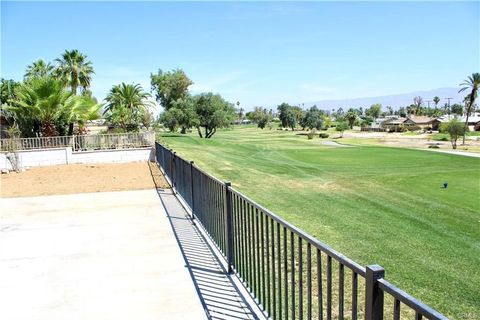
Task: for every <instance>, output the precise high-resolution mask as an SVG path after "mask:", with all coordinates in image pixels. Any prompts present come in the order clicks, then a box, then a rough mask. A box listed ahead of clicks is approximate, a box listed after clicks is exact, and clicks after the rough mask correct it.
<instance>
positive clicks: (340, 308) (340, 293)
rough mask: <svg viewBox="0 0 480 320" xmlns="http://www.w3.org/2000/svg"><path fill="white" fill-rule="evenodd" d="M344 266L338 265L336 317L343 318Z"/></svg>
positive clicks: (340, 319)
mask: <svg viewBox="0 0 480 320" xmlns="http://www.w3.org/2000/svg"><path fill="white" fill-rule="evenodd" d="M344 275H345V271H344V266H343V264H341V263H340V264H339V265H338V319H339V320H343V304H344V282H345V281H344Z"/></svg>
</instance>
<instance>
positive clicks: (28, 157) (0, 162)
mask: <svg viewBox="0 0 480 320" xmlns="http://www.w3.org/2000/svg"><path fill="white" fill-rule="evenodd" d="M17 154H18V158H19V160H20V161H19V163H20V166H21V167H38V166H53V165H58V164H70V163H111V162H133V161H147V160H150V161H154V160H155V151H154V149H153V148H141V149H121V150H95V151H80V152H72V149H71V148H58V149H43V150H24V151H18V152H17ZM0 169H8V170H11V169H12V167H11V164H10V162H9V161H8V160H7V157H6V153H5V152H2V153H0Z"/></svg>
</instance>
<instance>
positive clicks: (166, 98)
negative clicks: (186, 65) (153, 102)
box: [150, 69, 193, 111]
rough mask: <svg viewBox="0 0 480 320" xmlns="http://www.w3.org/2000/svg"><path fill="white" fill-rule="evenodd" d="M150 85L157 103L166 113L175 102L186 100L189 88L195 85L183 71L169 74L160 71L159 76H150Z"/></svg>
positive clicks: (173, 71) (179, 70) (177, 70)
mask: <svg viewBox="0 0 480 320" xmlns="http://www.w3.org/2000/svg"><path fill="white" fill-rule="evenodd" d="M150 83H151V85H152V91H154V92H155V97H156V99H157V102H158V103H159V104H160V105H161V106H162V107H163V108H164V109H165V110H166V111H168V110H169V109H170V108H171V107H172V106H173V103H174V102H175V101H177V100H179V99H185V98H186V97H187V95H188V87H189V86H190V85H192V84H193V82H192V80H190V79H189V78H188V77H187V75H186V74H185V72H183V70H181V69H176V70H172V71H168V72H163V71H162V70H158V72H157V74H150Z"/></svg>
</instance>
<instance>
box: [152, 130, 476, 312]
mask: <svg viewBox="0 0 480 320" xmlns="http://www.w3.org/2000/svg"><path fill="white" fill-rule="evenodd" d="M159 139H160V141H161V142H163V143H166V144H167V145H168V146H170V147H172V148H174V150H175V151H177V152H178V153H179V154H180V155H182V156H184V157H185V158H186V159H189V160H194V161H195V162H196V163H197V165H198V166H199V167H201V168H203V169H205V170H206V171H208V172H210V173H212V174H214V175H215V176H217V177H218V178H220V179H224V180H230V181H232V184H233V186H234V187H235V188H237V189H239V190H240V191H241V192H243V193H245V194H246V195H247V196H249V197H251V198H252V199H254V200H256V201H257V202H259V203H260V204H262V205H264V206H265V207H267V208H269V209H271V210H272V211H273V212H275V213H277V214H279V215H280V216H282V217H284V218H285V219H287V220H288V221H290V222H292V223H293V224H295V225H297V226H298V227H300V228H302V229H304V230H305V231H307V232H308V233H310V234H312V235H314V236H315V237H316V238H318V239H319V240H321V241H322V242H324V243H327V244H329V245H330V246H332V247H333V248H335V249H336V250H338V251H340V252H342V253H343V254H345V255H347V256H348V257H350V258H352V259H354V260H356V261H357V262H359V263H361V264H363V265H367V264H374V263H376V264H380V265H382V266H383V267H384V268H385V269H386V278H387V279H388V280H389V281H391V282H392V283H394V284H396V285H397V286H398V287H400V288H401V289H403V290H405V291H407V292H408V293H410V294H412V295H414V296H415V297H416V298H418V299H420V300H421V301H423V302H425V303H427V304H429V305H430V306H432V307H433V308H435V309H437V310H439V311H440V312H442V313H444V314H445V315H447V316H449V317H451V318H453V319H479V318H480V303H479V301H480V159H478V158H470V157H462V156H458V155H451V154H442V153H435V152H429V151H423V150H411V149H402V148H388V147H375V146H365V145H357V146H351V147H342V148H341V147H332V146H326V145H323V144H322V141H325V140H322V139H319V138H318V136H317V137H316V138H315V139H313V140H307V137H306V136H298V135H295V134H294V133H292V132H284V131H279V130H271V131H270V130H264V131H262V130H260V129H256V128H253V127H250V126H248V127H235V128H234V129H233V130H221V131H220V132H218V133H217V134H216V135H214V136H213V138H212V139H207V140H206V139H200V138H198V137H197V136H196V135H193V134H191V135H171V134H161V135H159ZM334 141H337V142H340V143H341V142H342V140H341V139H338V140H334ZM444 182H448V183H449V186H448V188H447V189H443V188H442V184H443V183H444Z"/></svg>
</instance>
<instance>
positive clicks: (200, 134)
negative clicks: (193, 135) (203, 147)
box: [197, 127, 203, 138]
mask: <svg viewBox="0 0 480 320" xmlns="http://www.w3.org/2000/svg"><path fill="white" fill-rule="evenodd" d="M197 131H198V135H199V136H200V138H203V136H202V130H200V127H197Z"/></svg>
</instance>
